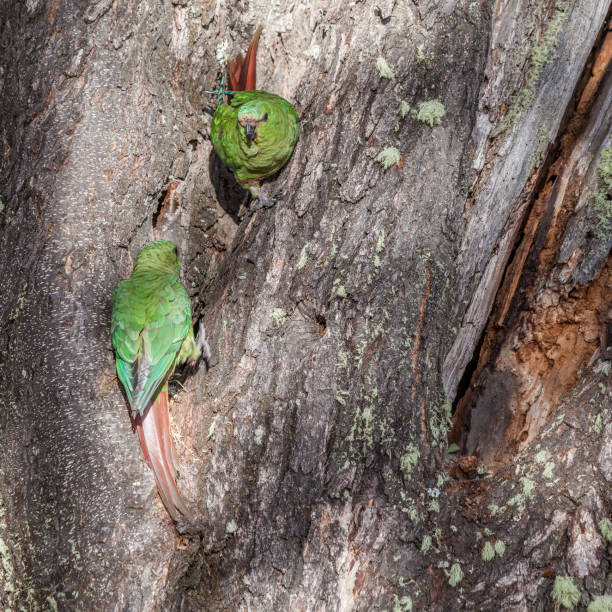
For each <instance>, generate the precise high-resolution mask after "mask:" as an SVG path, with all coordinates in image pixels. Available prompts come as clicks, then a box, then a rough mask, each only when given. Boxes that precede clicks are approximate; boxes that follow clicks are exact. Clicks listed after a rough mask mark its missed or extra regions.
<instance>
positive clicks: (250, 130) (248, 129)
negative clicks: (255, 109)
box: [244, 123, 257, 142]
mask: <svg viewBox="0 0 612 612" xmlns="http://www.w3.org/2000/svg"><path fill="white" fill-rule="evenodd" d="M244 133H245V134H246V137H247V140H248V141H249V142H253V140H255V136H257V130H256V128H255V126H254V125H253V124H252V123H245V124H244Z"/></svg>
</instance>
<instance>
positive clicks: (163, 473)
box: [135, 385, 189, 521]
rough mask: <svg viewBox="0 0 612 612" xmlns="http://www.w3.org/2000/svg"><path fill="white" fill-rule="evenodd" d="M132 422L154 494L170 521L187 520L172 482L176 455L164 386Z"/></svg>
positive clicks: (185, 508)
mask: <svg viewBox="0 0 612 612" xmlns="http://www.w3.org/2000/svg"><path fill="white" fill-rule="evenodd" d="M135 421H136V430H137V431H138V438H139V439H140V447H141V448H142V454H143V455H144V458H145V460H146V462H147V463H148V464H149V467H150V468H151V470H152V472H153V475H154V476H155V482H156V483H157V491H158V493H159V496H160V497H161V500H162V502H163V503H164V506H165V507H166V510H168V513H169V514H170V516H171V517H172V519H173V520H174V521H177V520H178V519H179V518H181V516H183V517H186V516H188V515H189V511H188V510H187V505H186V503H185V500H184V499H183V497H182V496H181V494H180V492H179V490H178V486H177V484H176V479H175V474H176V455H175V452H174V444H173V442H172V434H171V433H170V415H169V412H168V386H167V385H164V387H163V388H162V390H161V391H160V392H159V394H158V395H157V398H156V399H155V400H154V401H153V402H152V403H151V404H150V405H149V408H148V409H147V410H146V411H145V413H144V416H142V417H141V416H140V415H137V416H136V419H135Z"/></svg>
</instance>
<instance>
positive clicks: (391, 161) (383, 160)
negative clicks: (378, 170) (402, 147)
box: [376, 147, 402, 170]
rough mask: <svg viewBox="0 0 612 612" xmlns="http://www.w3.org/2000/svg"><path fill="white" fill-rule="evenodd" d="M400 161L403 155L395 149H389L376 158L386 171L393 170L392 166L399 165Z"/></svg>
mask: <svg viewBox="0 0 612 612" xmlns="http://www.w3.org/2000/svg"><path fill="white" fill-rule="evenodd" d="M400 159H402V154H401V153H400V152H399V151H398V150H397V149H396V148H395V147H387V148H386V149H383V150H382V151H381V152H380V153H379V154H378V155H377V156H376V161H377V162H378V163H379V164H380V165H381V166H382V167H383V168H384V169H385V170H388V169H389V168H391V166H395V165H396V164H398V163H399V161H400Z"/></svg>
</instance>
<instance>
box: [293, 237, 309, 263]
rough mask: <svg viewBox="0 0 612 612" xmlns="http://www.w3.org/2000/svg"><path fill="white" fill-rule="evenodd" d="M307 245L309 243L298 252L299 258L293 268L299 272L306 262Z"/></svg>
mask: <svg viewBox="0 0 612 612" xmlns="http://www.w3.org/2000/svg"><path fill="white" fill-rule="evenodd" d="M309 244H310V243H309V242H307V243H306V244H305V245H304V246H303V247H302V250H301V251H300V257H299V259H298V262H297V264H296V266H295V267H296V268H297V269H298V270H301V269H302V268H303V267H304V266H305V265H306V263H307V262H308V245H309Z"/></svg>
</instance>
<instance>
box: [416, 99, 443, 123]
mask: <svg viewBox="0 0 612 612" xmlns="http://www.w3.org/2000/svg"><path fill="white" fill-rule="evenodd" d="M444 115H446V109H445V108H444V104H442V102H440V100H427V101H426V102H421V103H420V104H419V112H418V113H417V115H416V118H417V120H418V121H421V122H422V123H426V124H427V125H428V126H429V127H434V126H436V125H440V123H441V122H442V117H444Z"/></svg>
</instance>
